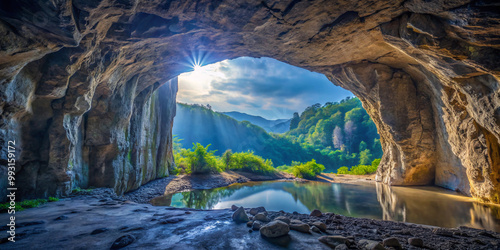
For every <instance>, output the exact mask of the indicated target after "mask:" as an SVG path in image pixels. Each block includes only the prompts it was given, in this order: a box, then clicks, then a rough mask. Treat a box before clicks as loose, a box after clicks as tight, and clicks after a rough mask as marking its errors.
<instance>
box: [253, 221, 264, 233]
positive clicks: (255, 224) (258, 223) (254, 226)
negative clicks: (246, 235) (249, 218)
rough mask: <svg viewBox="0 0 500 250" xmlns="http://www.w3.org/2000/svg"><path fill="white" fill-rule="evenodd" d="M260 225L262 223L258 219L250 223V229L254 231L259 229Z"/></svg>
mask: <svg viewBox="0 0 500 250" xmlns="http://www.w3.org/2000/svg"><path fill="white" fill-rule="evenodd" d="M261 227H262V223H260V222H259V221H254V222H253V224H252V229H253V230H255V231H257V230H259V229H260V228H261Z"/></svg>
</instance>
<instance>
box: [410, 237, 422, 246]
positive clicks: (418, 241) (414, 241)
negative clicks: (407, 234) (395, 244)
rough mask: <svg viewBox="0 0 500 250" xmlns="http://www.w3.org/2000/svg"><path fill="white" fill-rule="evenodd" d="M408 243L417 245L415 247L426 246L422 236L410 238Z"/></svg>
mask: <svg viewBox="0 0 500 250" xmlns="http://www.w3.org/2000/svg"><path fill="white" fill-rule="evenodd" d="M408 244H410V245H412V246H415V247H423V246H424V241H423V240H422V239H420V238H416V237H413V238H409V239H408Z"/></svg>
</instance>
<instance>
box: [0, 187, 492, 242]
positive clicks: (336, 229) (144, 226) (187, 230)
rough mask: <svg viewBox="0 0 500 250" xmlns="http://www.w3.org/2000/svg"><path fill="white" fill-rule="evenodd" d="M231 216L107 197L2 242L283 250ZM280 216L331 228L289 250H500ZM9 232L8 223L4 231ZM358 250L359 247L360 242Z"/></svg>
mask: <svg viewBox="0 0 500 250" xmlns="http://www.w3.org/2000/svg"><path fill="white" fill-rule="evenodd" d="M232 213H233V212H232V211H231V210H229V209H225V210H194V209H177V208H170V207H155V206H152V205H150V204H138V203H134V202H131V201H127V200H125V199H123V198H122V197H118V198H117V197H106V195H102V196H95V195H94V196H90V195H86V196H76V197H72V198H67V199H63V200H60V201H57V202H50V203H47V204H45V205H42V206H40V207H38V208H32V209H27V210H25V211H21V212H18V213H17V214H16V238H15V240H16V242H14V243H13V242H8V241H7V239H6V238H2V239H1V242H2V243H1V244H0V249H110V248H111V247H112V246H113V244H114V242H115V241H117V239H121V240H120V241H119V242H120V243H122V244H123V246H124V247H125V248H126V249H276V248H280V246H279V245H277V244H276V242H274V243H273V242H270V241H268V240H266V239H264V238H263V237H261V236H260V233H259V232H256V231H254V232H249V227H247V226H246V225H245V223H243V224H237V223H234V222H233V221H232V219H231V216H232ZM279 215H284V216H287V217H289V218H291V219H300V220H302V221H304V222H306V223H313V222H315V221H321V222H326V224H327V225H328V230H327V231H326V233H314V232H312V233H300V232H297V231H293V230H292V231H290V234H289V236H290V237H289V241H287V244H288V245H286V246H287V247H288V248H290V249H329V247H328V246H326V245H324V244H323V243H321V242H319V241H318V238H319V237H321V236H323V235H327V234H335V235H343V236H345V237H351V239H353V242H358V241H359V240H360V239H369V240H375V241H379V242H382V240H384V239H386V238H388V237H395V238H397V239H398V240H399V242H401V244H402V247H403V249H419V248H416V247H413V246H410V245H409V244H408V242H407V241H408V239H409V238H411V237H419V238H422V239H424V244H425V248H427V249H499V247H498V246H499V241H500V240H499V239H500V234H498V233H494V232H489V231H484V230H478V229H471V228H458V229H441V228H436V227H429V226H422V225H415V224H407V223H398V222H392V221H379V220H371V219H360V218H350V217H344V216H340V215H333V214H326V215H323V216H322V217H312V216H309V215H302V214H290V213H284V212H269V217H270V218H271V219H273V218H276V217H277V216H279ZM8 217H9V215H8V214H0V221H8ZM7 230H8V229H7V227H5V226H4V227H2V230H1V231H4V232H5V231H7ZM436 230H437V231H436ZM5 235H6V234H4V236H2V237H5ZM127 241H128V242H127ZM126 243H130V244H128V245H127V244H126ZM115 244H116V243H115ZM351 247H354V249H356V246H355V245H353V246H351Z"/></svg>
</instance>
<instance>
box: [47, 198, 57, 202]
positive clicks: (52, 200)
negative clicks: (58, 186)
mask: <svg viewBox="0 0 500 250" xmlns="http://www.w3.org/2000/svg"><path fill="white" fill-rule="evenodd" d="M48 201H49V202H54V201H59V198H57V197H49V199H48Z"/></svg>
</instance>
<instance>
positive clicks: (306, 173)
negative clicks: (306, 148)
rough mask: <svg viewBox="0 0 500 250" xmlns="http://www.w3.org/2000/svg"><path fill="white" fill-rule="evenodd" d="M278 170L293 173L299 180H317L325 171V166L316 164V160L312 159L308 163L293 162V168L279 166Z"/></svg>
mask: <svg viewBox="0 0 500 250" xmlns="http://www.w3.org/2000/svg"><path fill="white" fill-rule="evenodd" d="M278 170H281V171H284V172H287V173H291V174H293V175H294V176H295V177H297V178H304V179H314V178H316V175H318V174H320V173H321V172H323V170H325V166H323V165H321V164H319V163H316V160H314V159H312V160H311V161H309V162H306V163H300V162H296V161H292V165H291V166H286V165H283V166H279V167H278Z"/></svg>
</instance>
